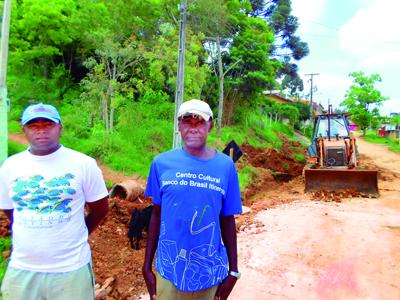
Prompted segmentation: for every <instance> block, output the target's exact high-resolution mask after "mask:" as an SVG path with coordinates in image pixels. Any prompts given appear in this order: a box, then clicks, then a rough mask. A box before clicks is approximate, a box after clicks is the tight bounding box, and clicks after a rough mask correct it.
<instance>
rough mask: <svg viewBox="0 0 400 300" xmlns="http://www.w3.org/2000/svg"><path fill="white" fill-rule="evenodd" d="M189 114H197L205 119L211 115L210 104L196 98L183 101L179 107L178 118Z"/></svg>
mask: <svg viewBox="0 0 400 300" xmlns="http://www.w3.org/2000/svg"><path fill="white" fill-rule="evenodd" d="M190 114H195V115H199V116H200V117H202V118H203V119H204V120H206V121H208V120H209V119H210V118H212V117H213V113H212V110H211V108H210V106H209V105H208V104H207V103H206V102H204V101H201V100H197V99H192V100H189V101H186V102H183V103H182V104H181V106H180V107H179V111H178V118H180V117H182V116H185V115H190Z"/></svg>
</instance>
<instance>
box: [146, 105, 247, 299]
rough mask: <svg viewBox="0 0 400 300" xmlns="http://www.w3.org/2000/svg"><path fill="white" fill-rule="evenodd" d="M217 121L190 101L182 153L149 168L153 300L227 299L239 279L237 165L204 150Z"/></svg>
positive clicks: (183, 115) (182, 117)
mask: <svg viewBox="0 0 400 300" xmlns="http://www.w3.org/2000/svg"><path fill="white" fill-rule="evenodd" d="M212 117H213V115H212V111H211V109H210V106H209V105H208V104H207V103H206V102H203V101H200V100H195V99H194V100H190V101H187V102H184V103H183V104H182V105H181V106H180V108H179V111H178V127H179V131H180V133H181V136H182V141H183V144H184V146H183V147H181V148H177V149H173V150H171V151H167V152H165V153H162V154H160V155H158V156H157V157H156V158H155V159H154V161H153V163H152V165H151V169H150V173H149V177H148V182H147V188H146V191H145V195H147V196H151V197H152V198H153V203H154V209H153V213H152V217H151V221H150V225H149V232H148V241H147V248H146V257H145V261H144V265H143V276H144V279H145V281H146V285H147V289H148V291H149V294H150V299H155V297H157V299H158V300H179V299H202V300H207V299H210V300H211V299H215V298H216V299H221V300H222V299H227V298H228V296H229V294H230V292H231V291H232V289H233V287H234V285H235V283H236V280H237V279H238V278H239V277H240V273H239V271H238V266H237V244H236V225H235V218H234V215H235V214H240V213H241V212H242V203H241V198H240V189H239V181H238V176H237V172H236V168H235V165H234V163H233V161H232V159H231V158H230V157H229V156H227V155H225V154H222V153H220V152H217V151H216V150H215V149H214V148H210V147H207V145H206V142H207V136H208V134H209V132H210V131H211V130H212V128H213V118H212ZM156 250H157V256H156V260H155V268H156V271H157V272H156V274H154V273H153V271H152V262H153V258H154V256H155V253H156ZM156 282H157V285H156ZM156 295H157V296H156Z"/></svg>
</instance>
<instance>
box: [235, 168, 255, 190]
mask: <svg viewBox="0 0 400 300" xmlns="http://www.w3.org/2000/svg"><path fill="white" fill-rule="evenodd" d="M256 174H257V170H256V169H255V168H253V167H252V166H245V167H244V168H242V169H241V170H240V172H239V184H240V189H241V190H244V189H245V188H246V186H248V184H250V183H251V182H252V180H253V177H254V176H255V175H256Z"/></svg>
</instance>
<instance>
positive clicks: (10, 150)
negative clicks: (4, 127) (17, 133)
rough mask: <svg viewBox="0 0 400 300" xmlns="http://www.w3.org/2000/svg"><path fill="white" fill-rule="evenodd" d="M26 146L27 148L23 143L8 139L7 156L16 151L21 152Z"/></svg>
mask: <svg viewBox="0 0 400 300" xmlns="http://www.w3.org/2000/svg"><path fill="white" fill-rule="evenodd" d="M26 148H27V146H25V145H21V144H18V143H16V142H13V141H10V140H9V141H8V155H9V156H10V155H13V154H16V153H18V152H21V151H23V150H25V149H26Z"/></svg>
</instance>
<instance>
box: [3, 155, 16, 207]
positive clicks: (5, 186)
mask: <svg viewBox="0 0 400 300" xmlns="http://www.w3.org/2000/svg"><path fill="white" fill-rule="evenodd" d="M7 173H9V172H8V169H7V165H6V162H4V163H3V165H2V166H1V167H0V209H13V208H14V205H13V203H12V200H11V199H10V196H9V194H10V193H9V190H8V187H9V182H8V178H7Z"/></svg>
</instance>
